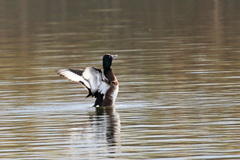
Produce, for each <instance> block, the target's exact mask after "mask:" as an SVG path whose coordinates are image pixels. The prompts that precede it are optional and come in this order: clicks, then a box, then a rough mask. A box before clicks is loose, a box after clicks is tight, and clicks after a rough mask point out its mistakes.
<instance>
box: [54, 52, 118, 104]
mask: <svg viewBox="0 0 240 160" xmlns="http://www.w3.org/2000/svg"><path fill="white" fill-rule="evenodd" d="M116 57H117V55H110V54H106V55H104V56H103V58H102V66H103V70H102V69H99V68H96V67H86V68H85V69H59V70H57V74H58V75H60V76H63V77H65V78H67V79H68V80H70V81H72V82H75V83H80V84H81V85H82V86H83V87H84V88H85V89H87V90H88V95H87V96H86V98H88V97H93V98H95V99H96V100H95V103H94V105H93V107H97V106H99V107H107V106H115V101H116V98H117V95H118V91H119V82H118V80H117V78H116V76H115V74H114V73H113V70H112V68H111V66H112V61H113V59H114V58H116Z"/></svg>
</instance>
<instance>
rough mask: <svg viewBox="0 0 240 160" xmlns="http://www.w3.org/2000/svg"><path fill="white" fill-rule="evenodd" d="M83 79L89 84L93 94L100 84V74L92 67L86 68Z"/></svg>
mask: <svg viewBox="0 0 240 160" xmlns="http://www.w3.org/2000/svg"><path fill="white" fill-rule="evenodd" d="M83 77H84V78H85V79H86V80H87V81H88V82H89V84H90V89H91V92H92V93H95V92H96V91H97V90H98V87H99V86H100V84H101V83H102V73H101V72H99V71H98V70H96V69H95V68H93V67H87V68H86V69H85V70H84V72H83Z"/></svg>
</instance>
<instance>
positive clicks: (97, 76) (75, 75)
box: [57, 67, 107, 97]
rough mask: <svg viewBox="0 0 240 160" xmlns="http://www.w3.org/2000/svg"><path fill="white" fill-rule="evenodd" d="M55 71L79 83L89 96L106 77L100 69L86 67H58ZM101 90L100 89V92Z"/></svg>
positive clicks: (96, 90) (97, 89)
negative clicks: (81, 68)
mask: <svg viewBox="0 0 240 160" xmlns="http://www.w3.org/2000/svg"><path fill="white" fill-rule="evenodd" d="M57 73H58V74H59V75H61V76H64V77H65V78H67V79H69V80H70V81H72V82H76V83H81V84H82V85H83V86H84V87H85V88H86V89H87V90H88V91H89V94H88V95H87V97H89V96H95V94H96V93H97V92H99V89H100V88H101V86H102V84H103V83H106V81H107V78H106V77H105V76H104V74H103V72H102V71H101V70H100V69H97V68H94V67H87V68H85V70H77V69H60V70H58V71H57ZM101 92H102V91H101V90H100V93H101Z"/></svg>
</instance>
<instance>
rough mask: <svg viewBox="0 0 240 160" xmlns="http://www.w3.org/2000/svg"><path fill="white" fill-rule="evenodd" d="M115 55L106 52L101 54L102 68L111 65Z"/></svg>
mask: <svg viewBox="0 0 240 160" xmlns="http://www.w3.org/2000/svg"><path fill="white" fill-rule="evenodd" d="M116 57H117V55H110V54H106V55H104V56H103V68H104V69H108V68H110V67H111V65H112V60H113V59H114V58H116Z"/></svg>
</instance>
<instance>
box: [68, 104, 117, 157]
mask: <svg viewBox="0 0 240 160" xmlns="http://www.w3.org/2000/svg"><path fill="white" fill-rule="evenodd" d="M89 116H90V117H89V118H84V119H85V120H83V119H81V120H80V121H76V122H75V123H73V124H72V125H71V128H70V129H69V134H70V137H69V142H70V144H71V146H70V147H69V149H70V152H69V154H71V155H77V156H78V157H79V156H81V154H83V155H84V156H86V155H88V156H89V157H96V154H99V153H101V154H109V153H110V154H113V155H112V156H114V153H120V152H121V135H120V130H121V124H120V116H119V114H118V113H117V112H115V107H96V112H91V113H89ZM89 147H90V148H91V149H90V148H89Z"/></svg>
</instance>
